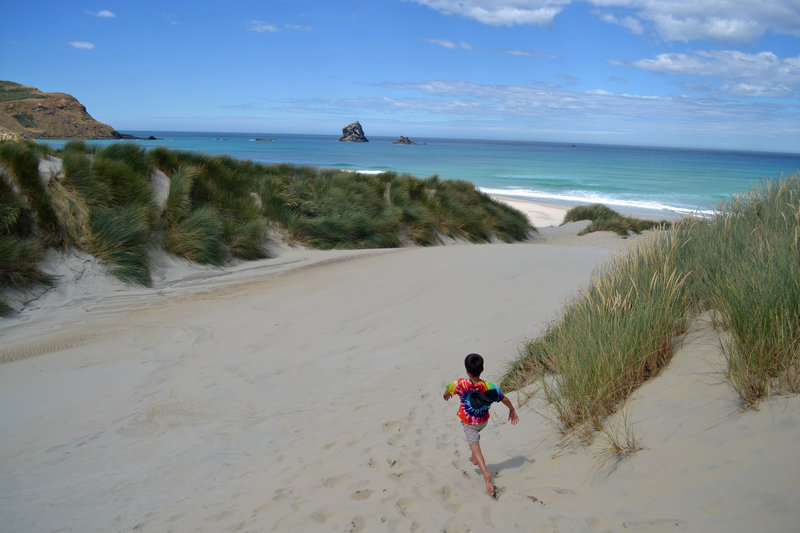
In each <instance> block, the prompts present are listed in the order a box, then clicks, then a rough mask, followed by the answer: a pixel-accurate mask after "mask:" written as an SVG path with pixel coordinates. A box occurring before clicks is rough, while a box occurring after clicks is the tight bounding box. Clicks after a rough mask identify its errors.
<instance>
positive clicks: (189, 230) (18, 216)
mask: <svg viewBox="0 0 800 533" xmlns="http://www.w3.org/2000/svg"><path fill="white" fill-rule="evenodd" d="M1 88H2V87H0V89H1ZM43 154H49V155H54V156H56V157H59V158H60V159H61V160H62V165H63V168H62V171H61V172H60V173H58V174H57V175H56V176H54V177H52V178H51V179H50V180H49V181H48V182H47V183H46V184H45V183H44V182H43V181H42V179H41V177H40V175H39V172H38V165H39V159H40V157H41V156H42V155H43ZM155 170H160V171H162V172H163V173H164V174H165V175H166V176H167V179H168V180H169V189H168V191H166V198H164V199H161V200H159V199H157V198H156V197H155V196H154V186H153V182H152V180H153V179H157V178H158V175H157V174H156V173H154V171H155ZM0 171H2V176H0V178H1V179H0V252H1V253H2V259H0V261H2V262H1V263H0V290H3V289H5V288H6V287H18V288H24V287H25V286H28V285H30V284H32V283H42V282H47V281H49V278H48V277H47V276H46V275H44V274H42V273H41V272H40V271H38V270H37V267H36V265H37V263H38V262H39V261H40V260H41V258H42V257H43V254H44V251H45V250H46V248H47V247H53V246H58V247H63V248H70V247H74V248H77V249H81V250H83V251H85V252H88V253H91V254H93V255H95V256H97V257H98V258H100V259H101V261H103V262H104V263H105V264H106V265H107V267H108V268H109V270H110V271H111V272H112V273H113V274H115V275H116V276H118V277H119V278H120V279H122V280H124V281H127V282H132V283H139V284H143V285H149V284H150V283H151V278H150V270H149V260H148V254H149V250H151V249H153V248H155V247H163V248H164V249H165V250H166V251H167V252H169V253H172V254H175V255H179V256H182V257H184V258H186V259H188V260H190V261H195V262H198V263H205V264H212V265H222V264H224V263H225V262H226V261H229V260H233V259H242V260H251V259H259V258H263V257H266V256H267V253H266V249H265V246H266V244H267V237H266V233H267V231H266V230H267V228H268V227H270V226H273V227H278V228H282V229H283V230H284V231H285V233H287V234H288V236H289V238H290V239H292V240H294V241H296V242H299V243H301V244H304V245H307V246H310V247H316V248H374V247H395V246H401V245H406V244H416V245H432V244H436V243H438V242H439V241H440V240H441V239H442V238H445V237H449V238H455V239H465V240H469V241H473V242H486V241H489V240H492V239H501V240H504V241H513V240H521V239H525V238H526V237H527V235H528V232H529V231H531V230H532V228H531V227H530V226H529V224H528V222H527V219H526V218H525V216H524V215H522V214H521V213H519V212H517V211H515V210H513V209H511V208H508V207H506V206H505V205H503V204H500V203H498V202H496V201H494V200H492V199H491V198H490V197H488V196H487V195H484V194H482V193H480V192H479V191H478V190H477V189H476V188H475V187H474V186H473V185H472V184H470V183H467V182H461V181H440V180H439V179H438V178H437V177H435V176H434V177H431V178H427V179H424V180H420V179H417V178H414V177H412V176H408V175H402V176H399V175H397V174H393V173H387V174H381V175H378V176H367V175H362V174H354V173H351V172H345V171H338V170H327V169H317V168H313V167H300V166H294V165H288V164H282V165H262V164H256V163H253V162H251V161H237V160H234V159H231V158H230V157H227V156H208V155H204V154H197V153H189V152H178V151H173V150H168V149H166V148H156V149H154V150H152V151H150V152H146V151H145V150H144V149H142V148H140V147H139V146H138V145H136V144H133V143H117V144H113V145H110V146H107V147H105V148H102V149H101V148H99V147H97V146H91V145H87V144H86V143H84V142H83V141H71V142H69V143H67V144H66V145H65V146H64V148H63V149H61V150H58V151H55V152H53V151H47V150H43V149H42V148H40V147H38V146H37V145H35V144H34V143H31V142H11V141H5V142H2V143H0ZM154 176H155V178H154ZM160 179H163V176H161V178H160ZM162 204H163V205H162ZM8 310H9V309H8V305H7V304H2V303H0V311H4V312H5V311H8Z"/></svg>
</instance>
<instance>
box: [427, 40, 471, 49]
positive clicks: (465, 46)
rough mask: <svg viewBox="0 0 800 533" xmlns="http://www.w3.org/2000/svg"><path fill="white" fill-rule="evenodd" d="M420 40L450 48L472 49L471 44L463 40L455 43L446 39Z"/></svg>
mask: <svg viewBox="0 0 800 533" xmlns="http://www.w3.org/2000/svg"><path fill="white" fill-rule="evenodd" d="M422 40H423V41H425V42H426V43H431V44H438V45H439V46H441V47H444V48H449V49H451V50H453V49H456V48H463V49H464V50H472V46H470V45H469V44H468V43H465V42H460V43H457V42H455V41H448V40H445V39H422Z"/></svg>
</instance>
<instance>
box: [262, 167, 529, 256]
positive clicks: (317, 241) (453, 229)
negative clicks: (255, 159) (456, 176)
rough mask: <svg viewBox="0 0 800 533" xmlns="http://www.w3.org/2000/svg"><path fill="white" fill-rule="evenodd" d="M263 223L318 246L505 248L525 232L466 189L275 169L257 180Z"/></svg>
mask: <svg viewBox="0 0 800 533" xmlns="http://www.w3.org/2000/svg"><path fill="white" fill-rule="evenodd" d="M258 190H259V194H260V197H261V202H262V205H263V208H264V213H265V215H266V216H268V217H274V219H276V220H277V221H279V222H281V223H282V224H284V225H285V226H286V227H287V228H288V229H289V230H290V232H291V234H292V235H293V237H295V238H296V239H298V240H299V241H301V242H303V243H305V244H308V245H309V246H314V247H318V248H374V247H395V246H401V245H403V244H415V245H422V246H429V245H433V244H437V243H438V242H439V241H440V240H441V239H442V238H444V237H449V238H454V239H465V240H470V241H473V242H487V241H489V240H491V239H493V238H498V239H502V240H505V241H507V242H511V241H514V240H522V239H525V238H526V237H527V236H528V232H529V231H531V230H532V228H531V227H530V226H529V225H528V222H527V219H526V218H525V217H524V215H522V214H521V213H519V212H517V211H515V210H513V209H510V208H508V207H506V206H505V205H503V204H501V203H499V202H496V201H494V200H493V199H491V198H490V197H489V196H487V195H485V194H483V193H481V192H480V191H478V190H477V189H476V188H475V186H474V185H472V184H471V183H467V182H462V181H449V180H448V181H440V180H439V179H438V177H436V176H432V177H429V178H427V179H424V180H420V179H418V178H415V177H413V176H409V175H397V174H396V173H393V172H387V173H384V174H380V175H378V176H366V175H361V174H353V173H351V172H345V171H338V170H323V171H316V170H315V169H312V168H308V167H305V168H304V167H291V166H283V165H278V166H274V167H271V168H270V172H269V174H267V175H266V176H264V178H263V179H262V180H261V181H260V182H259V187H258Z"/></svg>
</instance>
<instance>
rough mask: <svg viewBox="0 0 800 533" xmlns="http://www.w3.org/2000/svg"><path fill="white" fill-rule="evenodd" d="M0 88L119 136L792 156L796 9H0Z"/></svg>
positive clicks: (270, 1)
mask: <svg viewBox="0 0 800 533" xmlns="http://www.w3.org/2000/svg"><path fill="white" fill-rule="evenodd" d="M0 13H2V15H3V16H2V17H1V18H0V79H6V80H11V81H15V82H18V83H22V84H25V85H32V86H35V87H38V88H39V89H41V90H43V91H45V92H67V93H70V94H72V95H74V96H75V97H77V98H78V99H79V100H80V101H81V102H82V103H83V104H84V105H85V106H86V107H87V110H88V111H89V113H91V114H92V115H93V116H94V117H95V118H97V119H98V120H100V121H102V122H106V123H108V124H110V125H112V126H113V127H115V128H116V129H118V130H122V131H129V130H190V131H241V132H263V133H327V134H332V135H336V134H338V133H339V132H340V130H341V128H342V127H343V126H345V125H346V124H348V123H349V122H351V121H354V120H359V121H360V122H361V123H362V125H363V126H364V130H365V132H366V134H367V136H369V135H388V136H398V135H406V136H408V137H411V138H412V139H414V138H419V139H425V138H432V137H457V138H486V139H524V140H540V141H560V142H593V143H607V144H637V145H661V146H686V147H714V148H730V149H757V150H775V151H791V152H798V151H800V1H798V0H782V1H777V0H713V1H705V0H703V1H700V0H590V1H573V0H461V1H454V0H372V1H348V2H330V1H321V0H320V1H304V0H283V1H281V0H262V1H246V0H228V1H226V2H208V1H193V2H189V1H170V0H159V1H153V2H151V1H141V0H140V1H136V2H130V1H126V2H122V1H105V2H103V1H100V2H82V1H70V2H64V1H57V2H51V1H39V2H16V1H11V0H2V3H1V4H0Z"/></svg>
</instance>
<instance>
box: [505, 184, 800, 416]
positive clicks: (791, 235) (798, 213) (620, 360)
mask: <svg viewBox="0 0 800 533" xmlns="http://www.w3.org/2000/svg"><path fill="white" fill-rule="evenodd" d="M704 309H709V310H712V311H713V312H715V313H716V315H717V316H718V322H719V327H720V328H721V329H722V330H723V331H722V337H723V338H725V339H729V341H727V342H725V351H726V355H727V357H728V372H729V377H730V379H731V382H732V384H733V385H734V387H735V389H736V390H737V391H738V393H739V395H740V397H741V400H742V402H743V404H744V405H754V404H755V403H757V402H758V401H759V400H760V399H762V398H764V397H765V396H767V395H769V394H770V393H772V392H779V393H780V392H792V393H796V392H798V391H800V379H798V370H800V175H794V176H791V177H789V178H785V179H781V180H777V181H770V182H766V183H765V184H764V185H763V187H761V188H760V189H757V190H754V191H751V192H749V193H747V194H745V195H742V196H740V197H738V198H734V199H732V200H730V201H728V202H726V203H724V204H722V205H721V206H720V208H719V214H718V215H717V216H715V217H714V218H712V219H710V220H700V219H686V220H683V221H681V222H679V223H677V224H676V225H674V226H673V228H672V229H670V230H666V231H659V232H656V233H655V234H653V235H652V236H650V237H649V238H648V239H647V240H646V241H644V242H641V243H637V244H636V245H634V246H632V247H631V248H630V250H629V252H628V253H627V254H625V255H622V256H618V257H617V258H616V259H615V260H614V261H612V262H611V263H610V265H608V266H606V267H605V268H603V269H602V270H601V271H599V272H598V273H597V274H596V275H595V276H594V277H593V279H592V283H591V284H590V286H589V287H588V288H587V289H586V290H584V291H582V294H581V295H580V296H579V297H577V298H575V299H574V300H573V301H571V302H569V304H568V305H567V306H566V308H565V309H564V311H563V313H562V316H561V319H560V320H559V321H558V322H556V323H554V324H552V325H551V326H550V327H549V328H548V329H547V331H546V332H545V333H544V334H543V335H541V336H540V337H539V338H537V339H534V340H532V341H530V342H528V343H526V344H525V345H524V346H523V347H522V349H521V353H520V357H519V359H518V360H517V361H515V362H514V363H513V364H512V365H511V366H510V367H509V368H508V371H507V373H506V376H505V378H504V380H503V382H502V387H503V388H505V389H508V390H513V389H518V388H520V387H522V386H525V385H526V384H528V383H531V382H532V381H534V380H536V379H540V378H541V379H542V384H543V388H544V391H545V394H546V395H547V398H548V400H549V401H550V402H551V403H552V404H553V406H554V408H555V410H556V413H557V417H558V420H559V421H560V423H561V424H563V426H564V428H565V429H579V428H584V429H585V428H589V429H596V428H600V427H601V426H602V422H603V420H604V419H605V417H606V416H607V415H609V414H610V413H612V412H613V411H614V410H615V409H617V408H618V406H619V405H620V404H621V402H622V401H624V400H625V398H627V397H628V395H629V394H630V393H631V392H632V391H633V390H635V389H636V388H637V387H639V386H640V385H641V384H642V383H643V382H644V381H646V380H647V379H649V378H651V377H653V376H655V375H656V374H657V373H658V372H659V370H660V369H661V368H662V367H663V366H664V365H665V364H667V363H668V361H669V359H670V358H671V355H672V345H671V339H672V337H673V336H674V335H676V334H680V333H681V332H682V331H683V330H684V328H685V321H686V318H687V317H688V316H690V315H691V313H692V312H697V311H698V310H704ZM545 378H546V379H545Z"/></svg>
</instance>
